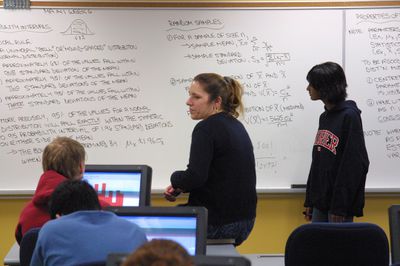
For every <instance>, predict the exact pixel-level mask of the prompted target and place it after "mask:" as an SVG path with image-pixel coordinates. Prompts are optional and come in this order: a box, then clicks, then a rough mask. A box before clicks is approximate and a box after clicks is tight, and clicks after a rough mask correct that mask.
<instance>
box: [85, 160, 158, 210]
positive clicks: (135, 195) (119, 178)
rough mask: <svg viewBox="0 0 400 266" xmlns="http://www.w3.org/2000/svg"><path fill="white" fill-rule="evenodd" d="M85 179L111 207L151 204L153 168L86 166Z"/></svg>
mask: <svg viewBox="0 0 400 266" xmlns="http://www.w3.org/2000/svg"><path fill="white" fill-rule="evenodd" d="M83 179H84V180H86V181H87V182H88V183H89V184H90V185H92V186H93V188H94V189H95V190H96V191H97V194H98V195H99V198H100V199H102V200H103V201H106V202H107V203H108V204H109V205H110V206H117V207H120V206H132V207H133V206H146V205H149V204H150V203H149V202H150V183H151V168H149V167H148V166H143V165H86V166H85V173H84V175H83Z"/></svg>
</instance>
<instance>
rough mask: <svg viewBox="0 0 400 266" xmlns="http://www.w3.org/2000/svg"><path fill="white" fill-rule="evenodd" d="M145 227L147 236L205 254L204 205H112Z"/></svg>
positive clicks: (118, 213) (117, 210) (114, 210)
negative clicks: (129, 206)
mask: <svg viewBox="0 0 400 266" xmlns="http://www.w3.org/2000/svg"><path fill="white" fill-rule="evenodd" d="M110 210H111V211H113V212H115V213H116V214H117V215H118V216H120V217H122V218H125V219H127V220H128V221H130V222H133V223H135V224H137V225H138V226H140V227H141V228H143V229H144V231H145V233H146V236H147V239H148V240H149V241H150V240H151V239H170V240H174V241H175V242H178V243H179V244H181V245H182V246H183V247H184V248H185V249H186V250H187V251H188V253H189V254H191V255H195V254H205V250H206V235H207V211H206V209H205V208H202V207H196V208H194V207H148V208H145V207H143V208H110Z"/></svg>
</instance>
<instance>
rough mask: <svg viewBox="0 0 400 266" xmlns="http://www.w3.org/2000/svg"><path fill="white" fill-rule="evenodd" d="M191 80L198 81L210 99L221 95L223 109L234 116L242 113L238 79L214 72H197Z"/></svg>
mask: <svg viewBox="0 0 400 266" xmlns="http://www.w3.org/2000/svg"><path fill="white" fill-rule="evenodd" d="M193 81H196V82H198V83H200V85H201V86H202V87H203V89H204V91H205V92H207V93H208V94H209V95H210V101H214V100H215V99H217V98H218V97H221V99H222V103H221V107H222V110H223V111H225V112H227V113H229V114H231V115H233V116H234V117H238V116H239V114H240V113H243V103H242V94H243V88H242V86H241V85H240V83H239V82H238V81H236V80H234V79H232V78H230V77H222V76H221V75H218V74H215V73H202V74H198V75H197V76H196V77H194V79H193Z"/></svg>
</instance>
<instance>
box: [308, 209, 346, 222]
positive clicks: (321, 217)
mask: <svg viewBox="0 0 400 266" xmlns="http://www.w3.org/2000/svg"><path fill="white" fill-rule="evenodd" d="M311 222H313V223H320V222H329V223H332V220H331V212H330V211H328V212H323V211H320V210H318V209H317V208H313V212H312V218H311ZM343 222H345V223H351V222H353V216H349V217H345V219H344V221H343Z"/></svg>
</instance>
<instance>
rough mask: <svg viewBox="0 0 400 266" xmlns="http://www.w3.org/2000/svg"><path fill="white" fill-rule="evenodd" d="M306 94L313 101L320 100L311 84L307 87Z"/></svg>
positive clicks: (317, 92)
mask: <svg viewBox="0 0 400 266" xmlns="http://www.w3.org/2000/svg"><path fill="white" fill-rule="evenodd" d="M307 90H308V93H309V94H310V98H311V100H313V101H316V100H321V95H320V94H319V91H317V90H316V89H315V88H314V87H313V86H311V84H308V86H307Z"/></svg>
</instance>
